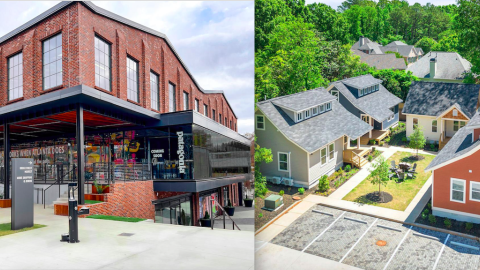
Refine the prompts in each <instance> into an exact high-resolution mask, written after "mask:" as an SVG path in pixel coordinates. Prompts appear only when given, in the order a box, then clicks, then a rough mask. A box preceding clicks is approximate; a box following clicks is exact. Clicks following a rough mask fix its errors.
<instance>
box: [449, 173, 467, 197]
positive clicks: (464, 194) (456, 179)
mask: <svg viewBox="0 0 480 270" xmlns="http://www.w3.org/2000/svg"><path fill="white" fill-rule="evenodd" d="M454 181H460V182H463V191H462V192H463V201H458V200H454V199H453V196H452V195H453V191H454V189H453V182H454ZM466 188H467V181H466V180H463V179H458V178H453V177H452V178H450V201H451V202H458V203H465V200H466V198H465V197H466V195H467V194H466ZM455 191H460V190H455Z"/></svg>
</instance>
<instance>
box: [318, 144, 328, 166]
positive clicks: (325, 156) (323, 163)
mask: <svg viewBox="0 0 480 270" xmlns="http://www.w3.org/2000/svg"><path fill="white" fill-rule="evenodd" d="M324 150H325V155H323V153H322V152H323V151H324ZM327 152H328V151H327V147H323V148H322V149H320V164H322V166H324V165H325V164H327V163H328V159H327V156H328V155H327ZM323 158H325V161H323Z"/></svg>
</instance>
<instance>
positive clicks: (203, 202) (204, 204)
mask: <svg viewBox="0 0 480 270" xmlns="http://www.w3.org/2000/svg"><path fill="white" fill-rule="evenodd" d="M211 196H213V197H214V198H215V201H217V202H219V197H218V189H212V190H207V191H203V192H201V193H200V194H199V198H198V206H199V210H200V218H203V217H204V216H205V211H207V212H208V214H209V215H210V216H211V217H212V216H213V217H215V214H216V213H217V212H218V211H220V207H219V206H218V204H217V203H215V206H214V207H212V208H210V206H209V198H210V197H211ZM219 203H220V202H219Z"/></svg>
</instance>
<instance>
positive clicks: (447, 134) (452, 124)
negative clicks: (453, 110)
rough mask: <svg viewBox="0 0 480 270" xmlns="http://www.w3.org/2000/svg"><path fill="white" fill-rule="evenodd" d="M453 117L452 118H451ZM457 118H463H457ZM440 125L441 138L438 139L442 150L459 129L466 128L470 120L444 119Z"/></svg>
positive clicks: (439, 148) (440, 121)
mask: <svg viewBox="0 0 480 270" xmlns="http://www.w3.org/2000/svg"><path fill="white" fill-rule="evenodd" d="M450 117H452V116H450ZM456 117H457V118H461V117H459V116H456ZM438 122H439V125H440V130H439V131H440V137H439V139H438V150H439V151H440V150H442V149H443V147H445V145H446V144H447V143H448V142H449V141H450V139H451V138H452V137H453V136H454V135H455V133H457V131H458V130H459V129H461V128H462V127H464V126H465V125H466V124H467V123H468V120H467V119H466V118H465V119H452V118H445V117H444V118H442V119H440V120H439V121H438Z"/></svg>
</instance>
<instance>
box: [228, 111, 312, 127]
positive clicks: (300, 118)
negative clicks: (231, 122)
mask: <svg viewBox="0 0 480 270" xmlns="http://www.w3.org/2000/svg"><path fill="white" fill-rule="evenodd" d="M295 114H296V115H297V118H296V119H297V122H300V121H302V120H303V113H302V112H299V113H295ZM225 124H226V123H225Z"/></svg>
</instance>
